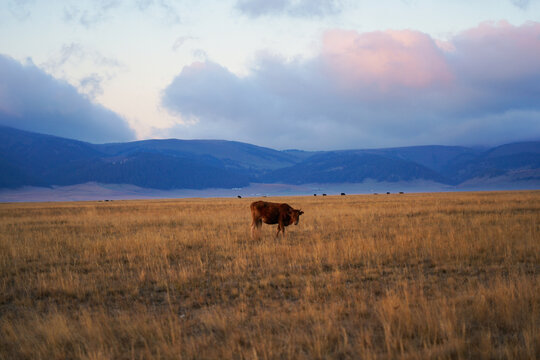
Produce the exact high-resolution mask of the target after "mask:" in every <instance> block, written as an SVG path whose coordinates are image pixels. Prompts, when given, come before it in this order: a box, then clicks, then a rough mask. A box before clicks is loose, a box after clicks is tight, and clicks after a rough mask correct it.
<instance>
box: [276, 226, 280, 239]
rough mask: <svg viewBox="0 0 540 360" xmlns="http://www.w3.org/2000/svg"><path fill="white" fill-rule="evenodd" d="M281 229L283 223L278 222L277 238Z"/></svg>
mask: <svg viewBox="0 0 540 360" xmlns="http://www.w3.org/2000/svg"><path fill="white" fill-rule="evenodd" d="M280 231H281V224H278V226H277V233H276V237H275V238H276V239H277V238H278V237H279V232H280Z"/></svg>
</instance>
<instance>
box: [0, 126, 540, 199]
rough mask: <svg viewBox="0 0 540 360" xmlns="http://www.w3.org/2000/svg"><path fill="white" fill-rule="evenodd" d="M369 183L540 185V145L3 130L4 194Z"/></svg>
mask: <svg viewBox="0 0 540 360" xmlns="http://www.w3.org/2000/svg"><path fill="white" fill-rule="evenodd" d="M368 179H369V180H374V181H379V182H399V181H415V180H425V181H432V182H437V183H441V184H448V185H459V184H463V183H475V184H482V182H489V181H495V180H496V179H504V181H507V182H508V181H510V182H512V181H529V182H531V181H532V182H533V183H538V184H540V141H536V142H521V143H512V144H505V145H501V146H497V147H494V148H491V149H487V150H484V151H481V150H478V149H473V148H467V147H457V146H436V145H434V146H415V147H402V148H387V149H363V150H362V149H361V150H341V151H317V152H308V151H300V150H285V151H278V150H274V149H270V148H265V147H260V146H255V145H251V144H246V143H241V142H236V141H225V140H177V139H166V140H143V141H134V142H127V143H110V144H90V143H86V142H82V141H77V140H71V139H65V138H60V137H55V136H50V135H43V134H37V133H31V132H27V131H22V130H17V129H14V128H9V127H0V188H17V187H21V186H27V185H30V186H53V185H74V184H82V183H87V182H97V183H104V184H132V185H137V186H140V187H143V188H154V189H205V188H233V187H242V186H246V185H247V184H249V183H284V184H309V183H345V182H346V183H359V182H363V181H366V180H368ZM494 179H495V180H494Z"/></svg>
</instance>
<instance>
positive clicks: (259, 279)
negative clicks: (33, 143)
mask: <svg viewBox="0 0 540 360" xmlns="http://www.w3.org/2000/svg"><path fill="white" fill-rule="evenodd" d="M254 200H258V199H256V198H243V199H236V198H234V199H182V200H138V201H113V202H72V203H10V204H0V359H150V358H156V359H176V358H183V359H218V358H220V359H233V358H234V359H275V358H279V359H289V358H290V359H323V358H338V359H347V358H352V359H360V358H361V359H395V358H404V359H416V358H418V359H425V358H442V359H465V358H471V359H472V358H474V359H477V358H488V359H499V358H501V359H503V358H520V359H537V358H540V191H524V192H478V193H438V194H403V195H398V194H395V195H394V194H391V195H358V196H327V197H321V196H317V197H312V196H311V197H307V196H306V197H287V198H267V200H269V201H278V202H287V203H289V204H290V205H291V206H293V207H294V208H296V209H299V208H300V209H302V210H303V211H304V212H305V214H304V215H302V217H301V219H300V223H299V225H298V226H289V227H287V229H286V230H287V237H286V238H278V239H274V238H273V234H274V233H275V226H272V227H270V226H268V225H263V228H262V236H261V238H260V239H258V240H252V239H251V238H250V236H249V232H250V229H249V226H250V222H251V218H250V216H251V214H250V210H249V204H250V203H251V202H252V201H254Z"/></svg>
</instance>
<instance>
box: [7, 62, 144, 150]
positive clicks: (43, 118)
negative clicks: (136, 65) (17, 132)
mask: <svg viewBox="0 0 540 360" xmlns="http://www.w3.org/2000/svg"><path fill="white" fill-rule="evenodd" d="M92 81H94V80H91V79H88V81H87V83H86V86H95V83H94V84H92ZM95 81H99V79H95ZM0 124H1V125H5V126H11V127H15V128H18V129H22V130H28V131H34V132H40V133H45V134H50V135H56V136H62V137H68V138H73V139H78V140H83V141H89V142H94V143H104V142H117V141H127V140H132V139H134V137H135V134H134V132H133V130H132V129H131V128H130V127H129V125H128V123H127V122H126V121H125V120H124V119H123V118H122V117H120V116H119V115H117V114H116V113H114V112H112V111H110V110H108V109H106V108H104V107H103V106H101V105H98V104H95V103H93V102H91V101H90V100H89V99H88V98H87V97H86V96H84V95H82V94H80V93H79V92H78V91H77V89H75V88H74V87H73V86H71V85H70V84H68V83H66V82H63V81H60V80H57V79H55V78H53V77H52V76H50V75H48V74H46V73H45V72H44V71H42V70H41V69H39V68H38V67H37V66H35V65H34V64H33V63H27V64H24V65H23V64H21V63H20V62H18V61H16V60H14V59H12V58H10V57H7V56H4V55H0Z"/></svg>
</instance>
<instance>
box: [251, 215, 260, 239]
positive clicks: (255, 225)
mask: <svg viewBox="0 0 540 360" xmlns="http://www.w3.org/2000/svg"><path fill="white" fill-rule="evenodd" d="M261 226H262V220H261V219H258V220H255V219H253V222H252V223H251V238H252V239H255V238H259V235H260V229H261Z"/></svg>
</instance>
